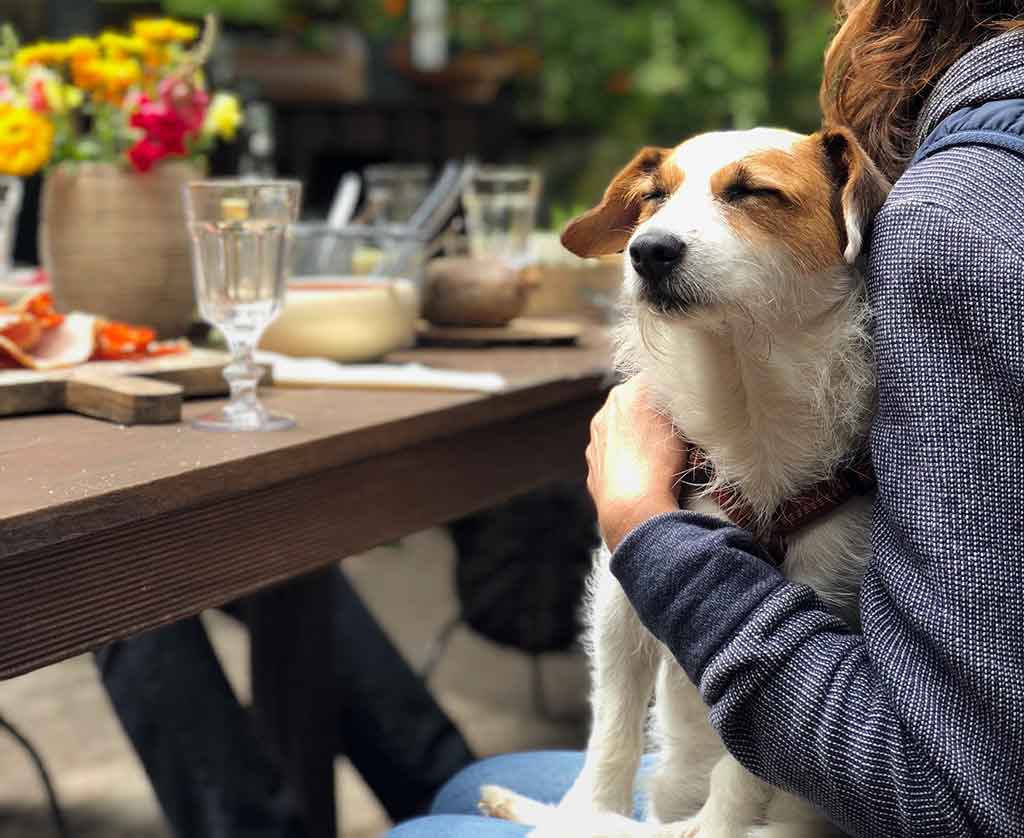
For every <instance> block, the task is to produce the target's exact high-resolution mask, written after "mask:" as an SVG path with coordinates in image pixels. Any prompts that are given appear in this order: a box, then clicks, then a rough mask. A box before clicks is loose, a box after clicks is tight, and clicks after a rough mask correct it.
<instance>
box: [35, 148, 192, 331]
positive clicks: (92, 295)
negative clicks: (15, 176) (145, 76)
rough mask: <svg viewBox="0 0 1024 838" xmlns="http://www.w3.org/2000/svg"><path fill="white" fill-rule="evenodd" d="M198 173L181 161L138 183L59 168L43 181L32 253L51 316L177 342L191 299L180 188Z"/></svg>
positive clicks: (102, 172)
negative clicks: (104, 321) (54, 310)
mask: <svg viewBox="0 0 1024 838" xmlns="http://www.w3.org/2000/svg"><path fill="white" fill-rule="evenodd" d="M203 174H204V172H203V169H202V167H200V166H198V165H196V164H193V163H190V162H186V161H174V162H165V163H161V164H159V165H158V166H156V167H154V169H153V170H152V171H150V172H146V173H144V174H142V173H138V172H134V171H131V170H129V169H126V168H123V167H121V166H118V165H115V164H112V163H62V164H60V165H58V166H56V167H55V168H54V169H53V170H52V171H51V172H50V173H49V174H47V176H46V183H45V185H44V187H43V195H42V206H41V211H40V223H39V252H40V254H41V256H42V262H43V267H44V268H45V269H46V272H47V274H48V275H49V278H50V284H51V286H52V288H53V294H54V298H55V300H56V302H57V306H58V308H59V309H60V310H61V311H76V310H77V311H86V312H90V313H93V314H100V315H103V316H105V317H109V318H111V319H113V320H121V321H124V322H127V323H137V324H143V325H147V326H152V327H154V328H155V329H156V330H157V333H158V335H159V336H160V337H162V338H169V337H178V336H180V335H182V334H184V333H185V331H186V330H187V328H188V325H189V322H190V321H191V319H192V315H193V312H194V309H195V296H194V293H193V290H192V263H191V256H190V254H189V244H188V231H187V230H186V227H185V211H184V203H183V196H182V187H183V185H184V184H185V183H187V182H188V181H190V180H195V179H197V178H201V177H202V176H203Z"/></svg>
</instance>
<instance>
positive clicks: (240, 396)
mask: <svg viewBox="0 0 1024 838" xmlns="http://www.w3.org/2000/svg"><path fill="white" fill-rule="evenodd" d="M231 344H232V357H231V363H230V364H228V365H227V366H226V367H225V368H224V378H225V379H227V382H228V387H230V388H231V404H230V408H231V409H233V410H237V411H239V412H244V413H252V412H255V411H259V410H260V403H259V399H258V398H257V390H258V387H259V383H260V378H262V377H263V368H262V367H260V366H259V365H258V364H257V363H256V361H255V360H254V359H253V348H254V343H253V342H252V341H249V340H239V339H237V338H235V339H233V340H232V341H231Z"/></svg>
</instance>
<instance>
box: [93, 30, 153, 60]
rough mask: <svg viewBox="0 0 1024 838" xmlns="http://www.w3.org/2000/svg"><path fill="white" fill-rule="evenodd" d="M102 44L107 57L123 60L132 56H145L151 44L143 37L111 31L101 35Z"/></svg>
mask: <svg viewBox="0 0 1024 838" xmlns="http://www.w3.org/2000/svg"><path fill="white" fill-rule="evenodd" d="M100 46H101V47H102V48H103V51H104V52H105V53H106V57H107V58H111V59H113V60H115V61H123V60H124V59H126V58H129V57H131V56H143V55H145V54H146V53H147V51H148V50H149V44H148V43H147V42H146V41H144V40H143V39H142V38H139V37H136V36H132V35H122V34H121V33H120V32H110V31H107V32H104V33H103V34H102V35H100Z"/></svg>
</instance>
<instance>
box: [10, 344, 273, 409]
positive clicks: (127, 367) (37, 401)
mask: <svg viewBox="0 0 1024 838" xmlns="http://www.w3.org/2000/svg"><path fill="white" fill-rule="evenodd" d="M230 360H231V359H230V356H229V355H228V354H227V353H225V352H213V351H211V350H206V349H193V350H192V351H191V352H189V353H188V354H187V355H168V356H165V357H163V358H153V359H151V360H148V361H94V362H92V363H88V364H81V365H80V366H77V367H73V368H71V369H63V370H49V371H46V372H37V371H36V370H2V371H0V416H12V415H15V414H19V413H42V412H46V411H61V410H66V411H71V412H73V413H81V414H83V415H85V416H92V417H95V418H97V419H106V420H107V421H109V422H118V423H120V424H122V425H154V424H158V423H161V422H178V421H180V420H181V402H182V400H183V399H186V398H191V397H198V396H222V395H224V394H225V393H227V391H228V385H227V382H226V381H225V380H224V375H223V373H224V367H226V366H227V364H228V362H229V361H230ZM269 375H270V370H269V369H267V368H266V367H265V368H264V375H263V378H262V379H261V381H262V383H263V384H266V383H268V382H269Z"/></svg>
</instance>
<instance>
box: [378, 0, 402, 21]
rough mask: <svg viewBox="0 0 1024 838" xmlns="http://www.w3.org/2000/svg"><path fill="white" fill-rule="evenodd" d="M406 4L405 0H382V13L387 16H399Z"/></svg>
mask: <svg viewBox="0 0 1024 838" xmlns="http://www.w3.org/2000/svg"><path fill="white" fill-rule="evenodd" d="M407 5H408V4H407V3H406V0H384V13H385V14H386V15H388V17H401V16H402V15H404V14H405V9H406V6H407Z"/></svg>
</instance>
